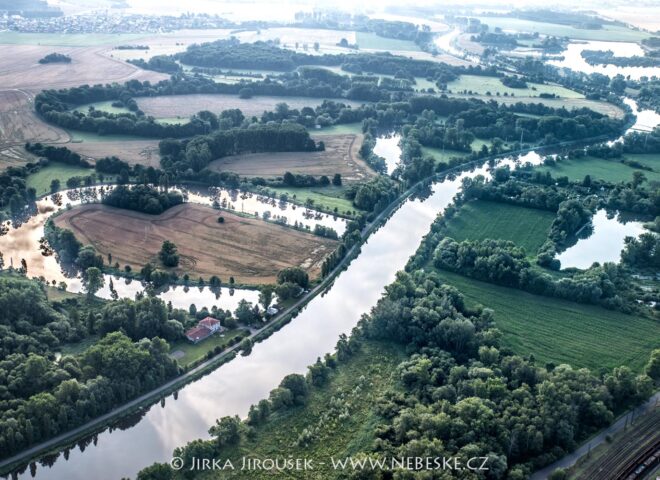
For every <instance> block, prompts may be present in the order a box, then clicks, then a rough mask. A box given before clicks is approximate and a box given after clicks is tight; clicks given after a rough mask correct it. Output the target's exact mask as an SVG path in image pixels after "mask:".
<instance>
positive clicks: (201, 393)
mask: <svg viewBox="0 0 660 480" xmlns="http://www.w3.org/2000/svg"><path fill="white" fill-rule="evenodd" d="M519 162H523V163H526V162H529V163H533V164H540V162H541V157H540V156H539V155H538V154H535V153H529V154H527V155H525V156H523V157H521V158H520V159H519V160H518V162H515V161H514V160H513V159H506V160H503V161H502V162H500V163H501V164H508V165H510V166H515V165H517V164H518V163H519ZM476 175H484V176H488V168H487V167H485V166H484V167H480V168H478V169H475V170H473V171H471V172H464V173H462V174H460V175H458V176H457V177H456V178H454V179H450V180H445V181H443V182H439V183H436V184H434V185H433V186H432V187H431V188H430V194H429V195H428V196H426V197H425V198H423V199H420V198H416V199H409V200H407V201H405V202H404V203H403V205H402V206H401V207H400V208H399V209H398V210H397V211H396V212H395V213H394V214H393V215H392V216H391V218H390V219H389V220H388V221H387V223H386V224H385V225H383V226H382V227H381V228H380V229H379V230H377V231H376V232H375V233H374V234H372V236H371V237H370V238H369V239H368V241H367V242H366V244H364V245H363V246H362V252H361V254H360V255H359V257H358V258H356V259H355V260H353V261H352V262H351V264H350V266H349V267H348V268H347V269H346V270H345V271H344V272H342V273H341V274H340V275H339V276H338V277H337V279H336V280H335V282H334V285H333V286H332V288H331V289H330V290H329V291H328V292H327V293H325V294H324V295H322V296H318V297H316V298H315V299H314V300H312V301H311V302H310V303H309V304H308V305H307V307H306V308H305V309H304V310H303V311H302V312H301V313H300V314H299V315H298V317H296V318H295V319H294V320H293V321H291V322H290V323H289V324H287V325H286V326H285V327H283V328H282V329H281V330H279V331H278V332H276V333H274V334H273V335H271V336H270V337H269V338H267V339H266V340H264V341H263V342H261V343H258V344H256V345H255V346H254V348H253V349H252V353H251V354H250V355H249V356H246V357H242V356H240V357H237V358H236V359H234V360H232V361H231V362H229V363H227V364H225V365H223V366H221V367H219V368H218V369H217V370H215V371H213V372H212V373H210V374H208V375H206V376H205V377H203V378H201V379H199V380H197V381H195V382H193V383H191V384H189V385H187V386H185V387H184V388H183V389H182V390H181V391H179V392H178V395H177V399H174V397H173V396H172V395H171V396H169V397H168V398H167V399H166V401H165V403H164V406H161V404H156V405H153V406H152V407H151V408H149V410H148V411H147V412H146V414H145V415H144V416H143V417H142V418H141V419H140V420H139V421H138V423H137V424H136V425H134V426H132V427H130V428H128V429H126V430H120V429H115V430H112V431H110V430H105V431H103V432H102V433H100V434H98V436H97V441H96V442H95V443H93V444H90V445H87V446H86V447H85V448H84V451H81V449H80V448H78V447H76V448H74V449H72V450H71V451H70V452H69V456H68V459H64V458H63V457H60V458H58V459H57V460H56V461H55V462H54V463H53V464H52V465H51V466H50V467H49V466H38V467H37V469H36V478H43V479H67V480H87V479H89V478H94V479H98V480H106V479H107V480H110V479H117V478H121V477H134V476H135V474H136V473H137V472H138V471H139V470H140V469H142V468H144V467H145V466H147V465H150V464H152V463H153V462H167V461H169V460H170V457H171V455H172V451H173V450H174V448H175V447H178V446H182V445H185V444H186V443H187V442H189V441H190V440H193V439H196V438H208V428H209V426H210V425H212V424H214V423H215V420H216V419H217V418H219V417H222V416H224V415H240V416H245V415H246V414H247V412H248V409H249V407H250V405H252V404H254V403H256V402H258V401H259V400H261V399H262V398H266V397H267V396H268V394H269V392H270V391H271V390H272V389H273V388H275V387H276V386H277V385H278V384H279V382H280V381H281V379H282V378H283V377H284V376H285V375H287V374H289V373H294V372H296V373H304V372H305V371H306V368H307V366H308V365H310V364H312V363H313V362H314V361H315V360H316V358H317V357H319V356H323V355H324V354H325V353H327V352H331V351H332V350H333V349H334V346H335V344H336V342H337V339H338V337H339V335H340V334H342V333H346V334H348V333H350V331H351V329H352V328H353V327H354V326H355V325H356V323H357V322H358V320H359V319H360V316H361V315H362V314H363V313H365V312H368V311H369V309H370V308H371V307H372V306H373V305H375V304H376V302H377V300H378V299H379V298H380V296H381V295H382V293H383V289H384V287H385V286H386V285H388V284H389V283H391V282H392V281H393V280H394V278H395V274H396V272H397V271H399V270H401V269H402V268H403V267H404V265H405V263H406V261H407V260H408V258H409V257H410V256H411V255H412V254H413V253H414V252H415V250H416V249H417V247H418V246H419V242H420V238H421V237H422V236H424V235H425V234H426V233H427V232H428V230H429V228H430V226H431V223H432V222H433V220H434V219H435V218H436V216H437V215H438V214H439V213H441V212H442V211H443V210H444V209H445V208H446V207H447V206H448V205H449V204H450V203H451V202H452V199H453V198H454V196H455V195H456V193H458V191H459V190H460V187H461V181H462V179H463V178H465V177H472V176H476ZM29 476H30V472H29V470H28V471H25V472H23V474H21V475H19V478H29Z"/></svg>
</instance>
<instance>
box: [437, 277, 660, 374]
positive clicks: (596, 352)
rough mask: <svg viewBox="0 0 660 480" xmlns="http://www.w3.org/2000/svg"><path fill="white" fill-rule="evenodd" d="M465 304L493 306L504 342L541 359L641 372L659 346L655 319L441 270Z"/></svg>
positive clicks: (591, 367) (578, 365)
mask: <svg viewBox="0 0 660 480" xmlns="http://www.w3.org/2000/svg"><path fill="white" fill-rule="evenodd" d="M440 276H441V278H442V279H443V280H444V281H446V282H447V283H448V284H450V285H453V286H455V287H456V288H458V290H459V291H460V292H461V293H463V295H464V296H465V298H466V300H467V301H468V304H482V305H484V306H486V307H488V308H492V309H493V310H495V322H496V325H497V328H498V329H500V330H501V331H502V333H503V343H504V345H506V346H508V347H510V348H511V349H513V350H514V351H515V352H517V353H519V354H521V355H529V354H530V353H532V354H534V356H535V357H536V359H537V360H538V361H540V362H542V363H545V362H554V363H555V364H559V363H569V364H571V365H572V366H573V367H587V368H590V369H591V370H594V371H601V370H603V369H604V370H611V369H612V368H614V367H617V366H620V365H627V366H629V367H630V368H632V369H634V370H636V371H640V370H641V369H642V367H643V366H644V365H645V364H646V362H647V361H648V358H649V355H650V353H651V350H652V349H653V348H657V346H658V345H660V330H658V325H657V323H656V322H655V321H653V320H650V319H647V318H643V317H635V316H631V315H625V314H623V313H619V312H615V311H611V310H605V309H603V308H601V307H598V306H595V305H584V304H580V303H575V302H569V301H567V300H560V299H556V298H550V297H543V296H539V295H533V294H531V293H526V292H523V291H520V290H517V289H513V288H506V287H500V286H497V285H493V284H490V283H484V282H480V281H477V280H472V279H470V278H467V277H463V276H461V275H458V274H455V273H449V272H445V271H441V272H440Z"/></svg>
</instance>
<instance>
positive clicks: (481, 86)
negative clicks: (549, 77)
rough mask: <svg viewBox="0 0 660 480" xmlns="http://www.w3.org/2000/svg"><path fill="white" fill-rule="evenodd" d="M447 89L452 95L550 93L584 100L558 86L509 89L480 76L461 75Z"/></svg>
mask: <svg viewBox="0 0 660 480" xmlns="http://www.w3.org/2000/svg"><path fill="white" fill-rule="evenodd" d="M447 89H449V90H451V91H452V92H454V93H462V92H463V91H464V90H467V91H472V93H475V94H478V95H486V92H490V93H491V94H492V95H493V96H496V95H497V93H498V92H499V93H500V95H504V94H505V93H506V94H507V95H511V94H513V95H515V97H538V96H539V94H541V93H552V94H555V95H557V96H559V97H562V98H584V95H582V94H581V93H578V92H575V91H573V90H570V89H568V88H566V87H562V86H560V85H549V84H540V83H528V84H527V88H510V87H507V86H505V85H504V84H503V83H502V81H501V80H500V78H499V77H484V76H482V75H461V76H460V77H458V78H457V79H456V80H453V81H451V82H449V83H448V84H447ZM534 89H535V90H534Z"/></svg>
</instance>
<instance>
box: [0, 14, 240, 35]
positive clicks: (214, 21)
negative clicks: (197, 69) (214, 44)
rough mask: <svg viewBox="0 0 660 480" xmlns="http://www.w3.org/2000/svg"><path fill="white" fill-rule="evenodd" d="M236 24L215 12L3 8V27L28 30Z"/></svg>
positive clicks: (149, 29) (99, 30)
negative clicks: (47, 12) (53, 12)
mask: <svg viewBox="0 0 660 480" xmlns="http://www.w3.org/2000/svg"><path fill="white" fill-rule="evenodd" d="M233 26H234V24H233V23H232V22H230V21H228V20H226V19H223V18H221V17H218V16H212V15H182V16H180V17H174V16H153V15H122V14H118V13H111V12H107V11H103V12H98V13H94V14H85V15H70V16H55V17H40V18H35V17H33V16H30V15H27V14H25V13H22V14H21V13H15V12H10V11H4V12H3V11H0V30H10V31H15V32H25V33H160V32H170V31H174V30H181V29H213V28H232V27H233Z"/></svg>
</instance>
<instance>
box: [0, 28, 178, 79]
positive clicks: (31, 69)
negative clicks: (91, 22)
mask: <svg viewBox="0 0 660 480" xmlns="http://www.w3.org/2000/svg"><path fill="white" fill-rule="evenodd" d="M0 35H2V34H1V33H0ZM0 45H1V42H0ZM1 48H2V53H3V55H2V56H1V57H0V85H2V88H5V89H9V88H22V89H34V90H41V89H43V88H64V87H73V86H78V85H83V84H85V83H87V84H90V85H93V84H95V83H101V82H108V83H109V82H124V81H127V80H132V79H137V80H141V81H144V80H150V81H152V82H157V81H160V80H163V79H165V78H168V76H167V75H164V74H162V73H157V72H152V71H147V70H142V69H139V68H137V67H135V66H133V65H130V64H128V63H124V62H121V61H119V60H115V59H112V58H109V57H108V56H106V55H105V54H104V52H105V51H106V48H104V47H48V46H44V45H2V47H1ZM53 52H57V53H62V54H65V55H68V56H70V57H71V63H50V64H46V65H42V64H40V63H39V60H40V59H41V58H43V57H44V56H46V55H48V54H50V53H53Z"/></svg>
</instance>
